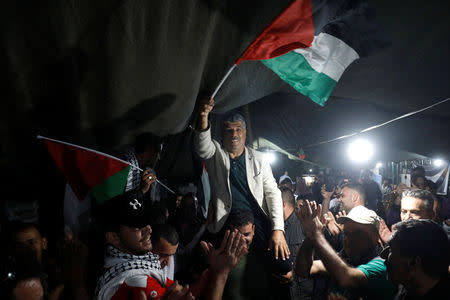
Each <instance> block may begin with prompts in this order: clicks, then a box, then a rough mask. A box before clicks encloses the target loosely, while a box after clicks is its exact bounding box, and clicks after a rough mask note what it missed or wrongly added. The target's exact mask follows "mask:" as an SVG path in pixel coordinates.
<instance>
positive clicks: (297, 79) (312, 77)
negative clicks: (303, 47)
mask: <svg viewBox="0 0 450 300" xmlns="http://www.w3.org/2000/svg"><path fill="white" fill-rule="evenodd" d="M261 62H262V63H263V64H265V65H266V66H267V67H268V68H270V69H271V70H272V71H274V72H275V73H276V74H277V75H278V76H280V78H281V79H283V80H284V81H286V82H287V83H289V84H290V85H291V86H292V87H293V88H294V89H296V90H297V91H299V92H300V93H302V94H303V95H305V96H308V97H309V98H311V99H312V100H313V101H314V102H316V103H317V104H319V105H321V106H323V105H324V104H325V102H326V101H327V100H328V97H329V96H330V94H331V92H332V91H333V88H334V87H335V85H336V81H334V80H333V79H331V78H330V77H329V76H327V75H325V74H323V73H319V72H317V71H315V70H314V69H313V68H312V67H311V65H310V64H309V63H308V62H307V61H306V59H305V58H304V57H303V55H301V54H300V53H296V52H294V51H291V52H289V53H286V54H284V55H282V56H279V57H275V58H271V59H265V60H261Z"/></svg>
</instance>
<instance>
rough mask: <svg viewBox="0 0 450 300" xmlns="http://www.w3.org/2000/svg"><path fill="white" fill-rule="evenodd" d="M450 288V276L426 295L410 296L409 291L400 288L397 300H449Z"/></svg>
mask: <svg viewBox="0 0 450 300" xmlns="http://www.w3.org/2000/svg"><path fill="white" fill-rule="evenodd" d="M449 286H450V275H448V274H447V275H446V276H445V277H444V278H443V279H441V280H440V281H439V282H438V283H437V284H436V285H435V286H434V287H432V288H431V289H430V290H429V291H428V292H427V293H426V294H425V295H423V296H420V297H414V296H412V295H408V291H407V290H406V289H405V288H404V287H403V286H400V288H399V291H398V293H397V295H396V296H395V298H394V299H395V300H434V299H448V296H449Z"/></svg>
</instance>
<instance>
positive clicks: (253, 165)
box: [194, 128, 284, 233]
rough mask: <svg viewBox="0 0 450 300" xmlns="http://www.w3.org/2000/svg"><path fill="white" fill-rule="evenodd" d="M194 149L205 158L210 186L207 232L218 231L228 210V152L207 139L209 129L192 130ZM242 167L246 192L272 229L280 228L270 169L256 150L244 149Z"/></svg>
mask: <svg viewBox="0 0 450 300" xmlns="http://www.w3.org/2000/svg"><path fill="white" fill-rule="evenodd" d="M194 148H195V151H196V152H197V154H198V155H199V156H200V158H202V159H203V160H204V161H205V165H206V170H207V171H208V176H209V182H210V186H211V201H212V206H213V209H214V216H213V222H212V223H211V224H210V225H209V227H208V230H209V231H210V232H213V233H215V232H218V231H219V230H220V229H221V228H222V226H223V225H224V223H225V221H226V220H227V217H228V215H229V213H230V211H231V202H232V199H231V190H230V179H229V175H230V157H229V155H228V152H227V151H226V150H225V149H224V148H223V147H222V146H221V145H220V144H219V143H218V142H217V141H215V140H213V139H212V138H211V130H210V128H208V129H207V130H206V131H195V134H194ZM245 149H246V151H245V168H246V173H247V182H248V186H249V188H250V192H251V193H252V195H253V197H255V199H256V201H257V202H258V204H259V207H261V209H262V211H263V212H264V213H265V214H266V215H267V216H269V218H270V220H271V223H272V230H282V231H284V219H283V202H282V200H281V192H280V190H279V189H278V186H277V183H276V181H275V178H274V177H273V174H272V168H271V167H270V164H269V162H267V161H266V160H265V159H263V154H262V153H261V152H259V151H256V150H253V149H250V148H248V147H246V148H245Z"/></svg>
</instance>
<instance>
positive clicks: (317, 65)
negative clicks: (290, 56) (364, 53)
mask: <svg viewBox="0 0 450 300" xmlns="http://www.w3.org/2000/svg"><path fill="white" fill-rule="evenodd" d="M294 51H295V52H296V53H299V54H301V55H303V57H304V58H305V59H306V61H308V63H309V65H310V66H311V67H312V68H313V69H314V70H315V71H316V72H318V73H324V74H325V75H327V76H328V77H330V78H332V79H333V80H334V81H338V80H339V78H341V76H342V73H344V71H345V69H346V68H347V67H348V66H349V65H350V64H351V63H352V62H353V61H355V60H356V59H358V58H359V55H358V53H356V51H355V50H353V49H352V48H351V47H350V46H348V45H347V44H346V43H344V42H343V41H341V40H340V39H338V38H336V37H334V36H332V35H329V34H327V33H320V34H319V35H318V36H316V37H314V41H313V43H312V46H311V47H310V48H305V49H302V48H300V49H295V50H294Z"/></svg>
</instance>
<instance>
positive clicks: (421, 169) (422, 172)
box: [411, 166, 425, 176]
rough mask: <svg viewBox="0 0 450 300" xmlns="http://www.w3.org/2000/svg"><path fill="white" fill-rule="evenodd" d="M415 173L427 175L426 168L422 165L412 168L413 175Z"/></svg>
mask: <svg viewBox="0 0 450 300" xmlns="http://www.w3.org/2000/svg"><path fill="white" fill-rule="evenodd" d="M414 175H422V176H425V168H424V167H422V166H418V167H415V168H414V169H412V170H411V176H414Z"/></svg>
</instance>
